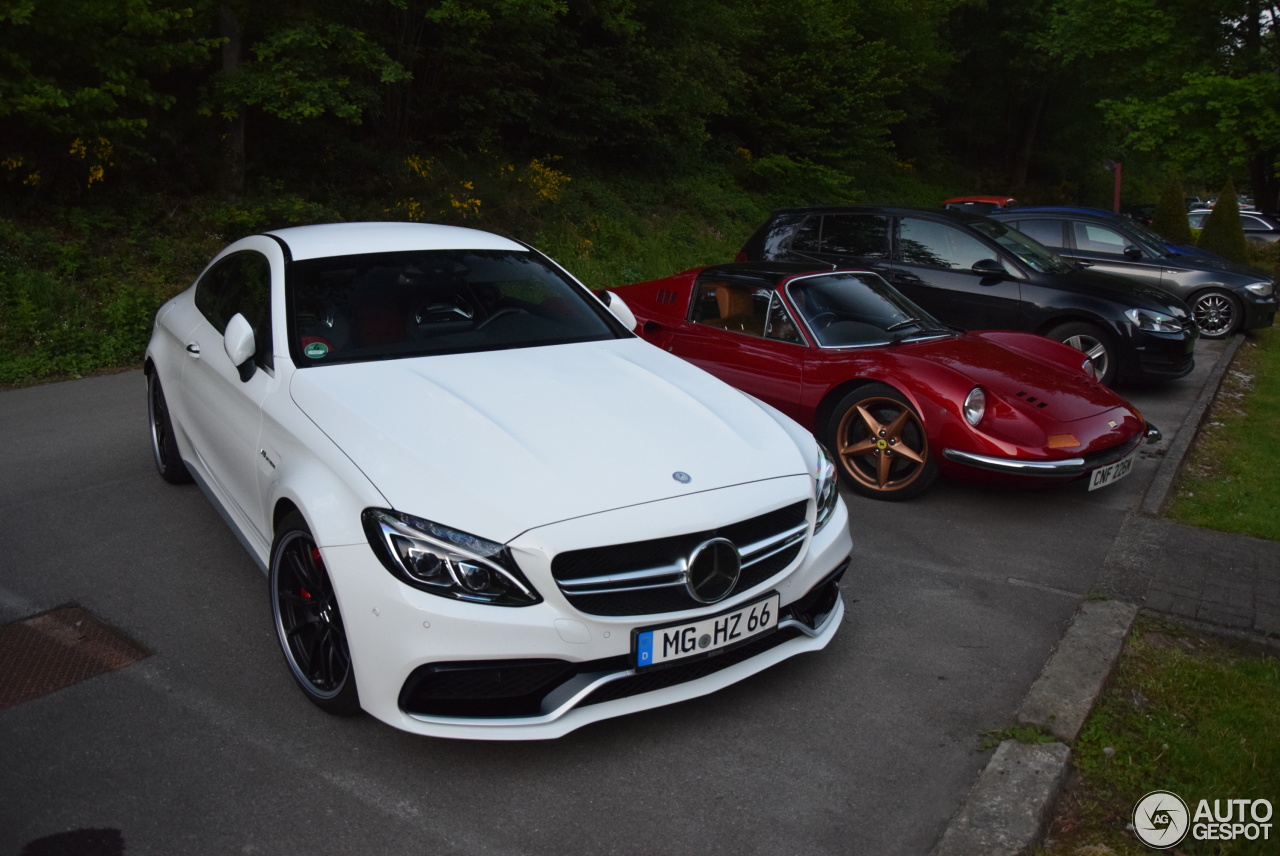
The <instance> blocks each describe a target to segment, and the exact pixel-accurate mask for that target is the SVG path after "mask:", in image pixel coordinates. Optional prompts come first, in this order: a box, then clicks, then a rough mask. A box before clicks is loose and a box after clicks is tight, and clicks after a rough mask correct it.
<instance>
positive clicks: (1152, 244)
mask: <svg viewBox="0 0 1280 856" xmlns="http://www.w3.org/2000/svg"><path fill="white" fill-rule="evenodd" d="M1127 225H1128V227H1129V231H1130V232H1133V233H1134V234H1135V235H1137V236H1138V237H1139V238H1141V239H1142V240H1143V241H1146V242H1147V244H1148V245H1149V246H1147V247H1144V248H1143V249H1145V250H1147V251H1148V252H1150V253H1151V254H1152V255H1155V256H1163V255H1166V254H1168V252H1169V250H1168V248H1167V247H1165V244H1167V243H1169V242H1168V241H1166V240H1165V239H1164V238H1163V237H1161V236H1160V234H1159V233H1157V232H1156V231H1155V230H1154V229H1152V228H1151V227H1149V226H1147V225H1144V224H1142V223H1139V222H1138V221H1137V220H1134V221H1133V222H1132V223H1128V224H1127Z"/></svg>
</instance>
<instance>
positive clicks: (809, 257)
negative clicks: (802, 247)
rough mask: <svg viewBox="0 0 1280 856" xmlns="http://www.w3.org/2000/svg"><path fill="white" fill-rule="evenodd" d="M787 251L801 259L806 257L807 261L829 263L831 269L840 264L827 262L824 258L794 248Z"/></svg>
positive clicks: (835, 268)
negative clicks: (808, 254)
mask: <svg viewBox="0 0 1280 856" xmlns="http://www.w3.org/2000/svg"><path fill="white" fill-rule="evenodd" d="M787 252H789V253H791V255H793V256H799V257H800V258H802V259H806V260H807V261H811V262H817V263H818V264H820V265H831V269H832V270H837V269H838V268H839V267H840V265H838V264H835V263H834V262H829V261H826V260H824V259H819V258H815V257H814V256H806V255H805V254H804V253H801V252H798V251H796V250H787Z"/></svg>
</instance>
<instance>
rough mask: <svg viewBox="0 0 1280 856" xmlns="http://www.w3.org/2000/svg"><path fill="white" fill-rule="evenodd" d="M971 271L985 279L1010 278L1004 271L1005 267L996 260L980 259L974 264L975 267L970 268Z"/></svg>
mask: <svg viewBox="0 0 1280 856" xmlns="http://www.w3.org/2000/svg"><path fill="white" fill-rule="evenodd" d="M970 270H972V271H973V272H974V273H976V274H978V276H981V277H983V278H984V279H986V278H989V277H998V278H999V279H1004V278H1005V277H1006V276H1008V273H1007V272H1006V271H1005V269H1004V265H1002V264H1000V262H998V261H996V260H995V259H979V260H978V261H976V262H974V263H973V267H972V268H970Z"/></svg>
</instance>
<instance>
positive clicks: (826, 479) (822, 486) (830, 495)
mask: <svg viewBox="0 0 1280 856" xmlns="http://www.w3.org/2000/svg"><path fill="white" fill-rule="evenodd" d="M813 480H814V499H816V500H817V505H818V517H817V520H816V521H815V522H814V525H813V531H814V532H817V531H818V530H819V529H821V528H822V527H823V526H826V525H827V521H828V520H830V519H831V512H833V511H835V510H836V501H837V500H838V499H839V498H840V492H839V491H837V490H836V465H835V464H833V463H831V456H830V455H828V454H827V450H826V449H824V448H822V444H821V443H819V444H818V464H817V466H816V467H814V471H813Z"/></svg>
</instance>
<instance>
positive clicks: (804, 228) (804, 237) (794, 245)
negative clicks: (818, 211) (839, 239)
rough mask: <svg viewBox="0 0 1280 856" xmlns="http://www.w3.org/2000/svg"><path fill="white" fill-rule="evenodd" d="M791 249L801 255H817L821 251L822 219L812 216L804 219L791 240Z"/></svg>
mask: <svg viewBox="0 0 1280 856" xmlns="http://www.w3.org/2000/svg"><path fill="white" fill-rule="evenodd" d="M791 249H793V250H798V251H799V252H802V253H817V252H821V251H822V217H821V216H819V215H813V216H811V217H806V218H805V221H804V222H803V223H801V224H800V227H799V228H798V229H796V236H795V237H794V238H792V239H791Z"/></svg>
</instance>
